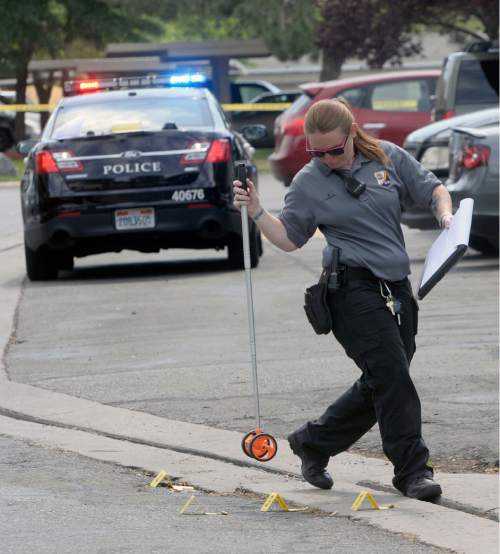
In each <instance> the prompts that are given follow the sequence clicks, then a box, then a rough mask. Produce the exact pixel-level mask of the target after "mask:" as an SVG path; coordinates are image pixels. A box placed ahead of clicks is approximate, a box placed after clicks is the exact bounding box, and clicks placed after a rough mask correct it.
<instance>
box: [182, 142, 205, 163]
mask: <svg viewBox="0 0 500 554" xmlns="http://www.w3.org/2000/svg"><path fill="white" fill-rule="evenodd" d="M189 148H190V152H188V153H187V154H184V155H183V156H182V158H181V164H184V165H189V164H201V163H203V162H204V161H205V158H206V157H207V152H208V149H209V148H210V143H209V142H193V143H192V144H191V145H190V146H189Z"/></svg>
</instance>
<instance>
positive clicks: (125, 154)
mask: <svg viewBox="0 0 500 554" xmlns="http://www.w3.org/2000/svg"><path fill="white" fill-rule="evenodd" d="M121 156H122V158H139V157H140V156H142V152H140V151H139V150H127V151H126V152H122V155H121Z"/></svg>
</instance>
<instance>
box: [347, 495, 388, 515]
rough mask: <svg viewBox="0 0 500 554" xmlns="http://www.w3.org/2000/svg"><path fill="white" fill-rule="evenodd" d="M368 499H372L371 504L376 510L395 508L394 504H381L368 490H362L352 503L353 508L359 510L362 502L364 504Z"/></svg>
mask: <svg viewBox="0 0 500 554" xmlns="http://www.w3.org/2000/svg"><path fill="white" fill-rule="evenodd" d="M366 499H368V500H369V501H370V504H371V505H372V506H373V509H374V510H389V509H390V508H394V504H389V505H388V506H379V504H378V503H377V501H376V500H375V498H373V496H372V495H371V494H370V493H369V492H368V491H361V492H360V493H359V494H358V496H356V498H355V500H354V502H353V503H352V506H351V510H353V511H355V512H357V511H358V510H359V509H360V508H361V504H363V502H364V501H365V500H366Z"/></svg>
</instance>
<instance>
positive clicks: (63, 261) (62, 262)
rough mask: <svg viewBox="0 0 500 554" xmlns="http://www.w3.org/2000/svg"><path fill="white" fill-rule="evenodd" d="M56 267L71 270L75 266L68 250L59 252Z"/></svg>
mask: <svg viewBox="0 0 500 554" xmlns="http://www.w3.org/2000/svg"><path fill="white" fill-rule="evenodd" d="M56 264H57V267H58V269H62V270H63V271H71V270H72V269H73V268H74V267H75V260H74V258H73V256H72V255H71V254H70V253H69V252H61V253H60V254H58V255H57V257H56Z"/></svg>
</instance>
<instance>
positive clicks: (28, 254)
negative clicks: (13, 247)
mask: <svg viewBox="0 0 500 554" xmlns="http://www.w3.org/2000/svg"><path fill="white" fill-rule="evenodd" d="M24 255H25V259H26V273H27V274H28V278H29V279H30V281H49V280H52V279H57V273H58V266H57V260H56V257H55V256H54V255H53V253H52V252H50V251H49V250H45V249H43V248H40V249H38V250H31V248H30V247H29V246H27V245H26V244H25V245H24Z"/></svg>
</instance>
